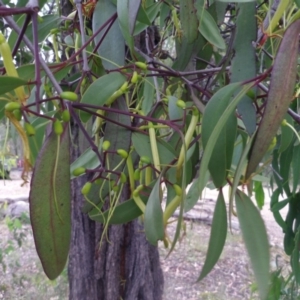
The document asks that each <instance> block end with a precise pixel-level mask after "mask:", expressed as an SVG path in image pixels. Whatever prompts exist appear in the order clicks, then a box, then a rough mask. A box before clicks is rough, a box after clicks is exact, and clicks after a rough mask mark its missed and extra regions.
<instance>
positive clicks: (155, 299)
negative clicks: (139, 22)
mask: <svg viewBox="0 0 300 300" xmlns="http://www.w3.org/2000/svg"><path fill="white" fill-rule="evenodd" d="M61 9H62V14H63V15H64V16H66V15H68V14H69V13H70V12H71V10H72V9H73V8H72V5H70V1H69V0H61ZM72 135H73V143H72V145H73V147H72V149H71V152H72V161H74V160H75V159H76V158H77V157H79V155H80V153H81V151H82V150H83V148H84V147H81V145H82V139H81V135H80V134H79V129H78V127H77V126H76V125H73V126H72ZM85 182H86V178H85V177H84V176H82V177H79V178H76V179H74V180H73V182H72V236H71V245H70V253H69V265H68V275H69V285H70V286H69V289H70V294H69V299H71V300H84V299H87V300H96V299H101V300H119V299H128V300H134V299H139V300H160V299H162V294H163V273H162V269H161V266H160V261H159V253H158V249H157V247H154V246H151V245H150V244H149V243H148V242H147V241H146V238H145V235H144V233H143V225H142V224H140V223H139V221H138V220H136V221H133V222H131V223H129V224H126V225H118V226H117V225H114V226H110V227H109V228H108V232H107V238H106V237H105V238H104V239H103V242H102V244H101V247H100V248H99V242H100V238H101V235H102V233H103V226H102V225H101V224H99V223H95V222H94V221H91V220H90V219H89V217H88V216H87V215H86V214H84V213H82V211H81V208H82V206H83V203H84V198H83V197H82V195H81V187H82V186H83V184H84V183H85ZM127 191H128V189H127ZM127 194H128V193H127ZM127 194H126V192H125V193H124V194H123V195H122V196H123V199H120V202H122V201H124V200H126V199H128V197H127V196H128V195H127ZM121 198H122V197H121Z"/></svg>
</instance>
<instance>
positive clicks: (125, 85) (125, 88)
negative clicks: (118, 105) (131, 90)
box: [120, 81, 128, 93]
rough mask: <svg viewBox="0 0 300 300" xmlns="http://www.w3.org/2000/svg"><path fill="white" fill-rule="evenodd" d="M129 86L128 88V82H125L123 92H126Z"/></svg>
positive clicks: (122, 87)
mask: <svg viewBox="0 0 300 300" xmlns="http://www.w3.org/2000/svg"><path fill="white" fill-rule="evenodd" d="M127 88H128V82H127V81H126V82H124V83H123V85H122V86H121V87H120V90H121V91H122V92H123V93H126V92H127Z"/></svg>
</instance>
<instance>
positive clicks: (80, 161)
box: [70, 147, 100, 179]
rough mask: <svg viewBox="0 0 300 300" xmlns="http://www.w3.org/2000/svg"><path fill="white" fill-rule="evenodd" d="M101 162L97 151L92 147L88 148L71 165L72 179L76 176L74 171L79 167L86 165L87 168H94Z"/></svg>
mask: <svg viewBox="0 0 300 300" xmlns="http://www.w3.org/2000/svg"><path fill="white" fill-rule="evenodd" d="M99 164H100V162H99V159H98V156H97V155H96V153H95V152H94V151H93V150H92V148H91V147H90V148H88V149H86V150H85V151H84V152H83V153H82V154H81V155H80V156H79V157H78V158H77V159H76V160H75V161H74V162H73V163H72V164H71V166H70V172H71V179H73V178H75V177H76V176H74V175H72V172H73V171H74V170H75V169H77V168H79V167H84V168H86V169H94V168H96V167H97V166H99Z"/></svg>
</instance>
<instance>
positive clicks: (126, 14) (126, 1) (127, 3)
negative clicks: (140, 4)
mask: <svg viewBox="0 0 300 300" xmlns="http://www.w3.org/2000/svg"><path fill="white" fill-rule="evenodd" d="M132 2H136V1H135V0H117V12H118V20H119V25H120V28H121V31H122V34H123V37H124V39H125V41H126V43H127V46H128V47H129V49H130V51H131V52H132V51H133V46H134V41H133V35H132V32H131V29H132V28H131V27H132V23H133V22H132V20H131V19H130V15H131V12H130V7H132V5H133V3H132Z"/></svg>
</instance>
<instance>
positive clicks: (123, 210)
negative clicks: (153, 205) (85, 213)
mask: <svg viewBox="0 0 300 300" xmlns="http://www.w3.org/2000/svg"><path fill="white" fill-rule="evenodd" d="M152 186H153V183H151V184H150V187H152ZM150 187H145V188H144V190H143V195H141V199H142V201H143V203H145V204H146V203H147V201H148V197H149V195H150V191H151V188H150ZM142 214H143V213H142V211H141V210H140V209H139V207H138V206H137V205H136V204H135V201H134V200H133V199H130V200H127V201H125V202H123V203H120V204H118V205H117V206H116V208H115V209H114V211H113V212H112V214H110V211H109V210H107V211H105V212H103V213H102V212H101V213H100V212H99V211H98V210H96V209H93V210H92V211H91V212H90V213H89V217H90V218H91V219H92V220H94V221H96V222H100V223H106V222H108V224H110V225H112V224H126V223H128V222H130V221H132V220H134V219H136V218H138V217H139V216H141V215H142Z"/></svg>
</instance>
